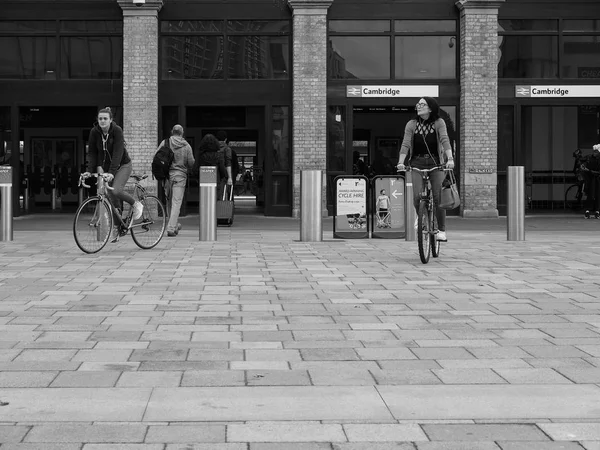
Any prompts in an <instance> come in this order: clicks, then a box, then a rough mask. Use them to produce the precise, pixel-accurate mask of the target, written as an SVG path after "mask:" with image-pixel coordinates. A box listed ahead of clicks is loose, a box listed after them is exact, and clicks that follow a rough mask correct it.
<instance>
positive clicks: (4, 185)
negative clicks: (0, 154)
mask: <svg viewBox="0 0 600 450" xmlns="http://www.w3.org/2000/svg"><path fill="white" fill-rule="evenodd" d="M0 197H2V199H1V200H0V241H12V240H13V209H12V208H13V204H12V167H10V166H0Z"/></svg>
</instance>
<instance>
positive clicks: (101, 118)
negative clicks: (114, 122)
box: [98, 117, 110, 120]
mask: <svg viewBox="0 0 600 450" xmlns="http://www.w3.org/2000/svg"><path fill="white" fill-rule="evenodd" d="M98 120H110V119H109V118H108V117H98Z"/></svg>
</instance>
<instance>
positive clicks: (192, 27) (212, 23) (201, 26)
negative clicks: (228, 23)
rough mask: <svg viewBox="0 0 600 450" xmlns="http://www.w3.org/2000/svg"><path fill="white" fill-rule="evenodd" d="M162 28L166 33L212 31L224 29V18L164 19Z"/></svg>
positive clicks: (161, 24)
mask: <svg viewBox="0 0 600 450" xmlns="http://www.w3.org/2000/svg"><path fill="white" fill-rule="evenodd" d="M160 30H161V31H162V32H166V33H193V32H202V33H210V32H217V31H223V21H222V20H163V21H162V22H161V23H160Z"/></svg>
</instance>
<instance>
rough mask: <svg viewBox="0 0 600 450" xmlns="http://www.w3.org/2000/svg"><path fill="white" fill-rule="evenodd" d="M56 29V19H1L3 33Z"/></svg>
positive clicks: (0, 28)
mask: <svg viewBox="0 0 600 450" xmlns="http://www.w3.org/2000/svg"><path fill="white" fill-rule="evenodd" d="M53 31H56V20H12V21H0V32H2V33H11V32H19V33H23V32H25V33H36V32H41V33H43V32H53Z"/></svg>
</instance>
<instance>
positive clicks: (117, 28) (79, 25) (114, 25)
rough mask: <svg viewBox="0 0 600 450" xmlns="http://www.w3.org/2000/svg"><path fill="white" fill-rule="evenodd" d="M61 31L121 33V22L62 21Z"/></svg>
mask: <svg viewBox="0 0 600 450" xmlns="http://www.w3.org/2000/svg"><path fill="white" fill-rule="evenodd" d="M60 28H61V31H74V32H84V33H85V32H99V31H101V32H107V33H122V32H123V21H121V20H64V21H62V22H61V23H60Z"/></svg>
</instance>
